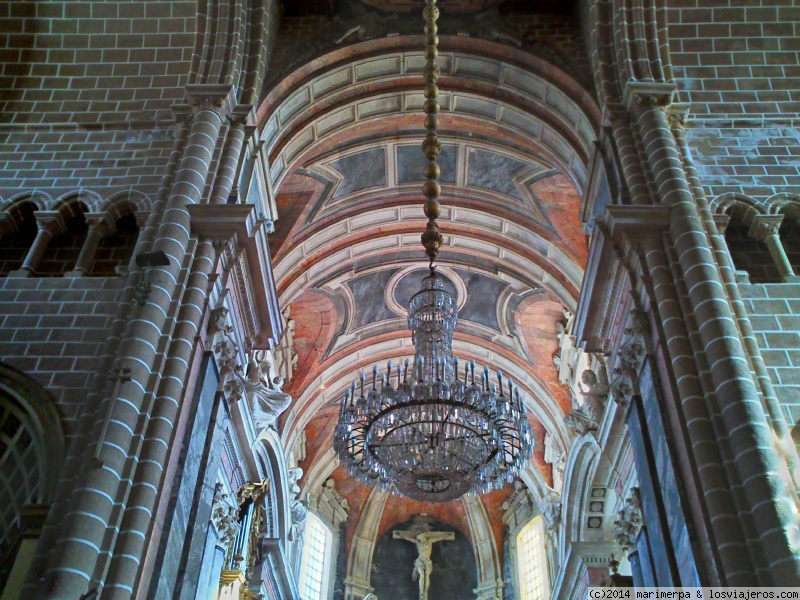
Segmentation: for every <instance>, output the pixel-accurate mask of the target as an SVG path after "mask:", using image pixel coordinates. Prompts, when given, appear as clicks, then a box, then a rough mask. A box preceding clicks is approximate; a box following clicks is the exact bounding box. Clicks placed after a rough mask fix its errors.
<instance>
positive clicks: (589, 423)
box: [564, 406, 600, 435]
mask: <svg viewBox="0 0 800 600" xmlns="http://www.w3.org/2000/svg"><path fill="white" fill-rule="evenodd" d="M564 424H565V425H566V426H567V427H568V428H569V429H571V430H572V431H573V432H574V433H575V435H585V434H586V433H587V432H589V431H595V430H596V429H597V428H598V427H599V425H600V424H599V423H598V422H597V420H596V419H595V418H594V417H593V416H592V415H591V414H590V413H589V411H588V410H587V409H586V408H585V407H584V406H581V407H579V408H575V409H573V410H572V411H571V412H570V413H569V414H568V415H566V416H565V417H564Z"/></svg>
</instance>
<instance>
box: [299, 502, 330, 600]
mask: <svg viewBox="0 0 800 600" xmlns="http://www.w3.org/2000/svg"><path fill="white" fill-rule="evenodd" d="M332 537H333V536H332V535H331V532H330V531H329V530H328V528H327V527H326V526H325V524H324V523H323V522H322V521H321V520H320V518H319V517H318V516H317V515H315V514H314V513H311V512H310V513H308V518H307V519H306V529H305V533H304V534H303V560H302V561H301V562H300V576H299V577H298V587H299V589H300V597H301V598H302V599H303V600H324V599H326V598H327V597H328V573H329V572H330V561H331V540H332Z"/></svg>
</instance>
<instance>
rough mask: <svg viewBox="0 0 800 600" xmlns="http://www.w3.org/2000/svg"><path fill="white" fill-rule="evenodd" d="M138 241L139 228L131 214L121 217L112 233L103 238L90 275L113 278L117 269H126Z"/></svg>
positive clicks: (127, 213)
mask: <svg viewBox="0 0 800 600" xmlns="http://www.w3.org/2000/svg"><path fill="white" fill-rule="evenodd" d="M138 239H139V226H138V225H137V223H136V216H135V215H134V214H133V213H132V212H126V213H125V214H123V215H121V216H120V217H119V218H118V219H117V221H116V223H114V228H113V231H111V232H110V233H108V234H106V235H104V236H103V239H102V240H101V241H100V243H99V244H98V246H97V251H96V252H95V254H94V261H93V262H92V268H91V271H90V274H91V275H97V276H101V277H114V276H115V275H117V267H127V266H128V263H129V262H130V260H131V256H133V251H134V249H135V248H136V242H137V240H138Z"/></svg>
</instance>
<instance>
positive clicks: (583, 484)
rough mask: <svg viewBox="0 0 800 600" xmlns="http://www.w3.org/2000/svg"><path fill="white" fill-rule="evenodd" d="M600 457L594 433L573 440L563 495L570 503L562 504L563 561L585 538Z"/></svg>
mask: <svg viewBox="0 0 800 600" xmlns="http://www.w3.org/2000/svg"><path fill="white" fill-rule="evenodd" d="M599 456H600V446H599V444H598V443H597V440H596V439H595V437H594V436H593V435H592V434H591V433H587V434H585V435H583V436H581V437H579V438H576V439H575V440H574V441H573V442H572V447H571V448H570V450H569V456H568V457H567V466H566V469H565V471H564V488H563V496H562V497H563V498H570V500H571V501H570V502H566V503H565V504H564V505H562V511H563V514H562V515H561V531H560V532H559V544H558V546H559V562H563V560H564V557H565V554H566V552H567V550H568V547H569V545H570V544H572V543H573V542H580V541H582V540H583V533H584V525H585V524H584V521H585V515H586V495H587V493H588V491H589V484H590V481H591V477H592V473H593V471H594V469H595V466H596V464H597V459H598V457H599Z"/></svg>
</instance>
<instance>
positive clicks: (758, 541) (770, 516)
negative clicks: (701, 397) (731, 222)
mask: <svg viewBox="0 0 800 600" xmlns="http://www.w3.org/2000/svg"><path fill="white" fill-rule="evenodd" d="M673 92H674V85H672V84H648V83H632V82H629V83H628V84H627V87H626V91H625V96H626V105H627V107H628V110H629V111H630V113H631V115H632V116H633V119H634V121H635V123H636V127H637V130H638V131H639V132H641V142H642V147H644V148H647V161H648V163H649V164H650V165H654V166H657V168H654V169H653V175H654V184H655V185H654V189H655V190H658V196H659V197H658V200H660V202H661V203H662V204H663V205H665V206H668V207H669V208H670V226H669V232H670V237H671V240H672V243H673V244H674V249H675V253H676V255H677V261H678V266H679V268H680V275H681V277H682V280H683V281H684V282H685V286H686V290H687V292H688V304H689V307H690V309H691V311H692V313H693V314H694V317H695V319H696V320H697V323H698V325H699V327H698V332H697V333H698V334H699V341H700V342H701V344H702V348H703V350H704V354H705V358H706V360H707V364H708V371H709V374H710V380H711V384H712V385H713V388H712V391H713V393H714V395H715V396H716V398H719V399H720V400H721V399H724V407H723V408H722V410H720V411H719V414H718V415H715V416H716V417H717V420H718V422H719V430H718V434H717V435H718V437H720V438H722V439H721V441H722V443H724V444H726V445H727V447H728V448H729V449H730V453H731V455H732V456H733V457H735V458H736V459H737V460H735V461H734V463H735V464H734V465H733V466H732V468H731V469H729V472H730V474H731V475H732V476H733V477H732V479H731V480H730V481H729V482H728V483H727V485H726V486H725V488H724V489H720V488H718V490H719V491H718V494H726V495H729V496H730V495H731V494H735V495H736V496H738V498H740V499H742V500H744V501H745V503H746V506H747V507H748V508H749V509H750V510H751V511H752V512H751V515H752V520H751V526H752V529H753V531H752V534H751V535H748V536H747V542H748V545H749V546H752V547H753V548H752V551H753V553H754V554H755V553H759V554H760V553H763V554H762V555H763V556H764V562H763V563H762V564H765V565H766V569H765V572H760V573H759V572H754V569H753V566H756V565H758V566H760V564H759V563H760V562H761V561H749V560H745V561H744V564H742V561H741V559H739V558H737V559H734V560H735V562H736V563H739V564H740V565H741V566H742V567H744V568H743V569H736V568H734V569H731V570H730V571H728V570H727V569H726V571H728V573H727V574H728V584H729V585H757V584H758V583H762V584H764V583H766V582H773V583H774V584H777V582H782V583H783V584H785V585H795V584H797V585H800V560H798V557H797V556H796V554H795V551H794V549H793V547H792V544H791V543H790V542H789V539H790V538H791V537H793V536H794V535H796V533H797V525H796V524H795V523H794V522H793V521H794V520H793V517H792V514H793V507H792V506H791V502H790V501H789V499H788V494H787V491H786V488H785V484H784V482H783V481H782V479H781V473H780V469H779V467H778V464H777V463H778V461H777V456H776V454H775V452H774V450H773V449H772V444H773V439H772V432H771V429H770V427H769V425H768V423H767V419H766V416H765V414H764V410H763V409H762V406H761V402H760V400H759V396H758V391H757V389H756V386H755V383H754V381H753V378H752V376H751V374H750V368H749V362H748V360H747V356H746V354H745V350H744V348H743V345H742V340H741V336H740V332H739V330H738V328H737V325H736V319H735V315H734V314H733V312H732V310H731V306H730V299H729V298H728V295H727V294H726V293H725V288H724V286H723V283H722V281H721V279H720V274H719V271H718V269H717V266H716V262H715V260H714V256H713V253H712V248H711V244H710V241H709V239H708V237H707V235H706V231H705V229H704V226H703V223H702V221H701V218H700V215H699V212H698V208H697V205H696V203H695V199H694V196H693V194H692V191H691V189H690V187H689V184H688V181H687V179H686V173H685V171H684V169H683V164H682V161H681V158H680V154H679V151H678V148H677V144H676V140H675V138H674V136H673V135H672V130H671V126H670V124H669V122H668V119H667V115H666V113H665V112H664V110H663V108H662V107H663V106H664V105H666V104H668V103H669V102H670V101H671V97H672V93H673ZM674 360H675V358H674V357H673V361H674ZM698 469H700V470H702V469H703V464H698ZM736 488H739V489H741V494H736V493H735V490H736ZM707 499H708V500H710V498H707ZM714 504H715V503H714V502H709V508H710V509H712V510H713V508H715V507H714ZM731 517H733V515H731ZM712 521H715V520H714V518H713V517H712ZM715 524H716V525H721V523H718V522H716V521H715ZM732 525H733V526H734V527H736V528H738V527H740V526H741V523H736V524H732ZM721 550H722V544H721V543H720V553H721ZM748 562H749V563H750V567H749V568H748V567H745V565H746V564H747V563H748Z"/></svg>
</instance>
